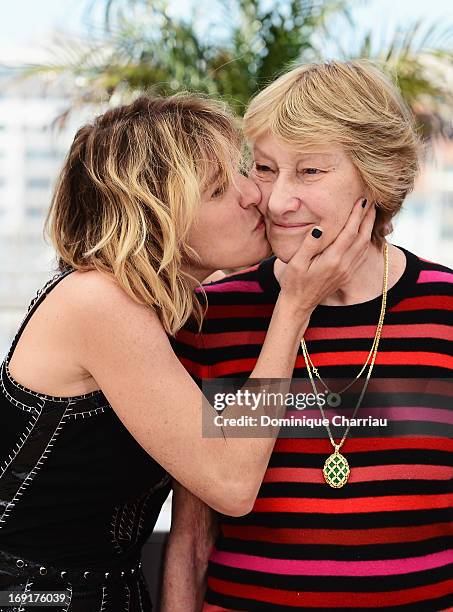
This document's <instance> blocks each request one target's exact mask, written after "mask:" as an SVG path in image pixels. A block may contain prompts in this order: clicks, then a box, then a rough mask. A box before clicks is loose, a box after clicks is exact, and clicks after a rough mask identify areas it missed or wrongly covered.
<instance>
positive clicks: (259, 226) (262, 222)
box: [253, 217, 264, 231]
mask: <svg viewBox="0 0 453 612" xmlns="http://www.w3.org/2000/svg"><path fill="white" fill-rule="evenodd" d="M262 227H264V217H260V218H259V219H258V223H257V224H256V225H255V227H254V230H253V231H255V230H257V229H261V228H262Z"/></svg>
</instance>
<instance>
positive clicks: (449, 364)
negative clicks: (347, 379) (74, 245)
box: [295, 351, 453, 370]
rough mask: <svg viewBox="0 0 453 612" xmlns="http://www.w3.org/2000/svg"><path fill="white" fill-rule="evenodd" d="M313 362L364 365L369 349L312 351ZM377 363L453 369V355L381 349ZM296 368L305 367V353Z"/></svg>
mask: <svg viewBox="0 0 453 612" xmlns="http://www.w3.org/2000/svg"><path fill="white" fill-rule="evenodd" d="M310 357H311V358H312V360H313V363H314V365H315V366H317V367H322V366H346V365H363V363H364V361H365V360H366V358H367V357H368V352H367V351H337V352H329V353H310ZM375 363H376V365H398V366H402V365H421V366H434V367H439V368H446V369H450V370H453V357H450V356H449V355H445V354H441V353H430V352H428V351H381V352H380V353H378V355H377V358H376V362H375ZM295 367H296V368H300V369H305V368H306V365H305V359H304V356H303V355H298V356H297V359H296V366H295Z"/></svg>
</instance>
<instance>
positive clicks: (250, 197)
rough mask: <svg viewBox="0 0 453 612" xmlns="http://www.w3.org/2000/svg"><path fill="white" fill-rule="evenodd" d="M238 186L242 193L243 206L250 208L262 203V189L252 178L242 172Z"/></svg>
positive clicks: (241, 202) (241, 201)
mask: <svg viewBox="0 0 453 612" xmlns="http://www.w3.org/2000/svg"><path fill="white" fill-rule="evenodd" d="M238 187H239V191H240V194H241V198H240V204H241V207H242V208H250V207H252V206H258V205H259V204H260V202H261V191H260V190H259V188H258V187H257V185H256V184H255V183H254V181H252V179H249V178H248V177H246V176H243V175H242V174H240V175H239V177H238Z"/></svg>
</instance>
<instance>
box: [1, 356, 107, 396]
mask: <svg viewBox="0 0 453 612" xmlns="http://www.w3.org/2000/svg"><path fill="white" fill-rule="evenodd" d="M3 364H4V367H5V373H6V376H7V378H8V380H9V382H10V383H11V384H12V385H13V386H14V387H16V388H17V389H20V390H21V391H24V392H25V393H28V395H32V396H33V397H37V398H39V399H44V400H47V401H49V402H61V403H63V402H69V401H70V400H83V399H88V398H90V397H93V396H94V395H99V394H100V393H101V390H100V389H96V390H95V391H90V393H85V395H73V396H70V397H59V396H55V395H47V394H46V393H38V392H37V391H32V390H31V389H29V388H28V387H24V386H23V385H21V384H20V383H19V382H17V380H15V379H14V378H13V376H12V374H11V372H10V370H9V364H8V359H5V360H4V362H3Z"/></svg>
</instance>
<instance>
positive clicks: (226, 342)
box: [202, 331, 266, 348]
mask: <svg viewBox="0 0 453 612" xmlns="http://www.w3.org/2000/svg"><path fill="white" fill-rule="evenodd" d="M265 337H266V332H265V331H262V332H251V331H250V332H249V331H245V332H244V331H242V332H223V333H220V334H205V335H204V336H203V340H202V342H203V348H223V347H227V346H240V345H243V344H258V345H262V344H263V342H264V339H265Z"/></svg>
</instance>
